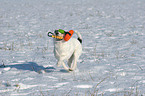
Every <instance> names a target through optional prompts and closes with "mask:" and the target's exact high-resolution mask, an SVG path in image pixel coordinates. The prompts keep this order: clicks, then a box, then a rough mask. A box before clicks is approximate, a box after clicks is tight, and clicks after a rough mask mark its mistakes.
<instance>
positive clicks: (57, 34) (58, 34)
mask: <svg viewBox="0 0 145 96" xmlns="http://www.w3.org/2000/svg"><path fill="white" fill-rule="evenodd" d="M54 33H55V36H60V37H63V36H64V34H62V33H60V32H59V31H58V30H55V32H54ZM55 40H56V41H61V40H63V39H58V38H55Z"/></svg>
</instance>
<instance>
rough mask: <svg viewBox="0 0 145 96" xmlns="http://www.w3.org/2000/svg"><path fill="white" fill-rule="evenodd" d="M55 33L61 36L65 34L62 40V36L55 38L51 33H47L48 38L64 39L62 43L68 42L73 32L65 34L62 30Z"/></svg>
mask: <svg viewBox="0 0 145 96" xmlns="http://www.w3.org/2000/svg"><path fill="white" fill-rule="evenodd" d="M57 31H58V32H60V33H61V34H65V36H64V38H63V37H62V36H55V35H54V33H52V32H48V36H49V37H52V38H57V39H64V41H68V40H69V39H70V38H71V37H72V35H73V33H74V31H73V30H70V31H69V32H65V31H64V30H62V29H59V30H57Z"/></svg>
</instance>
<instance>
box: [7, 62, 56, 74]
mask: <svg viewBox="0 0 145 96" xmlns="http://www.w3.org/2000/svg"><path fill="white" fill-rule="evenodd" d="M4 67H10V68H16V69H19V70H29V71H35V72H39V71H40V70H45V71H46V72H53V71H54V70H55V68H54V67H46V68H45V67H43V66H40V65H38V64H37V63H35V62H25V63H22V64H15V65H6V66H4Z"/></svg>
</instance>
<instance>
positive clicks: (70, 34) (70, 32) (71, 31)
mask: <svg viewBox="0 0 145 96" xmlns="http://www.w3.org/2000/svg"><path fill="white" fill-rule="evenodd" d="M73 33H74V31H73V30H70V31H69V32H65V34H66V35H65V37H64V40H65V41H68V40H69V39H70V38H71V37H72V35H73Z"/></svg>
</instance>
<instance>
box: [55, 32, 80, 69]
mask: <svg viewBox="0 0 145 96" xmlns="http://www.w3.org/2000/svg"><path fill="white" fill-rule="evenodd" d="M54 33H55V35H56V36H61V37H65V36H66V34H68V32H65V31H64V33H62V32H59V30H55V32H54ZM74 33H76V34H77V36H78V39H76V38H70V39H69V40H68V41H65V40H64V39H57V38H54V56H55V58H56V59H57V60H58V62H57V66H58V67H59V66H61V65H63V67H64V69H65V70H67V71H73V70H75V69H76V68H77V61H78V59H79V57H80V55H81V53H82V44H81V43H82V37H81V34H80V33H79V32H77V31H75V32H74ZM65 60H67V64H68V67H67V66H66V64H65V63H64V61H65Z"/></svg>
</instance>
